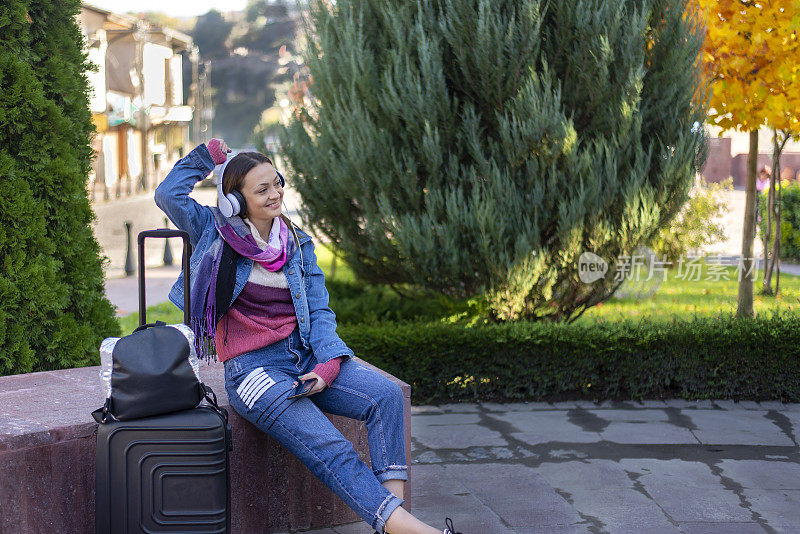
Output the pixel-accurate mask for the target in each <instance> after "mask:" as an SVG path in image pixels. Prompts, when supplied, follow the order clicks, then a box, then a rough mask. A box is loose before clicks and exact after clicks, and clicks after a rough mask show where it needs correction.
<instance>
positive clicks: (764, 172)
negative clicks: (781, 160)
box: [756, 165, 772, 191]
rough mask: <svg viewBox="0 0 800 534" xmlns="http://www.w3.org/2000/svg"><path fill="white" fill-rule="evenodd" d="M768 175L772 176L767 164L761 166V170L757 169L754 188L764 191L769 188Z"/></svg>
mask: <svg viewBox="0 0 800 534" xmlns="http://www.w3.org/2000/svg"><path fill="white" fill-rule="evenodd" d="M770 176H772V168H771V167H770V166H769V165H764V166H763V167H761V170H759V171H758V177H757V178H756V190H758V191H766V190H767V189H769V179H770Z"/></svg>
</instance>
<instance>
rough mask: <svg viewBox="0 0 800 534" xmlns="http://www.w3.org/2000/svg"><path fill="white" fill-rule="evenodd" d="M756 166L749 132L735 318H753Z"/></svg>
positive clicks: (753, 139)
mask: <svg viewBox="0 0 800 534" xmlns="http://www.w3.org/2000/svg"><path fill="white" fill-rule="evenodd" d="M757 164H758V130H753V131H751V132H750V153H749V154H748V156H747V182H746V186H745V208H744V227H743V229H742V259H741V264H740V266H741V271H740V272H739V297H738V307H737V309H736V316H737V317H755V310H754V309H753V239H754V238H755V227H756V218H755V200H756V167H757Z"/></svg>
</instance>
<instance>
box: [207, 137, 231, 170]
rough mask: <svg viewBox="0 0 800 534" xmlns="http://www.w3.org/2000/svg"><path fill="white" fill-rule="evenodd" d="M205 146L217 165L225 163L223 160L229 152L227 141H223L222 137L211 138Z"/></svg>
mask: <svg viewBox="0 0 800 534" xmlns="http://www.w3.org/2000/svg"><path fill="white" fill-rule="evenodd" d="M206 148H208V152H209V153H210V154H211V158H212V159H213V160H214V163H215V164H217V165H221V164H223V163H225V160H226V159H228V153H229V152H231V149H230V148H228V145H227V143H225V141H223V140H222V139H212V140H211V141H209V142H208V144H207V145H206Z"/></svg>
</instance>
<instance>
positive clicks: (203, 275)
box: [190, 207, 295, 360]
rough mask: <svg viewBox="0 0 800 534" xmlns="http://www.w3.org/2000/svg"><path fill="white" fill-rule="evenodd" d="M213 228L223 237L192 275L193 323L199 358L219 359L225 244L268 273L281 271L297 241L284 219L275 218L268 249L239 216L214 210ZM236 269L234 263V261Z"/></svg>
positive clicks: (211, 248) (213, 245)
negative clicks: (219, 293) (219, 308)
mask: <svg viewBox="0 0 800 534" xmlns="http://www.w3.org/2000/svg"><path fill="white" fill-rule="evenodd" d="M211 211H212V213H213V214H214V226H215V227H216V229H217V232H218V234H219V237H220V238H217V239H214V241H213V242H212V243H211V246H209V247H208V250H207V251H206V252H205V254H203V257H202V258H201V260H200V263H199V265H198V266H197V268H196V269H195V270H194V272H192V273H191V313H190V316H191V323H190V326H191V328H192V330H193V331H194V334H195V347H196V348H197V354H198V357H201V358H204V359H206V360H208V358H209V357H210V356H214V359H215V360H216V347H215V345H214V337H215V335H216V325H217V310H216V301H217V298H216V291H217V278H218V275H219V269H220V259H221V257H222V249H223V241H224V243H227V244H228V245H230V247H231V248H232V249H233V250H234V251H235V252H237V253H238V254H240V255H242V256H244V257H246V258H250V259H252V260H253V261H256V262H258V263H259V264H261V265H262V266H263V267H264V268H265V269H267V270H268V271H279V270H280V269H282V268H283V265H284V264H285V263H286V260H287V259H288V258H289V257H290V256H291V255H292V252H293V250H294V246H295V243H294V240H292V239H289V227H288V226H287V225H286V222H285V221H284V220H283V218H282V217H275V220H274V221H273V223H272V229H271V231H270V233H269V239H267V244H268V246H267V249H266V250H262V249H261V247H259V246H258V244H257V243H256V240H255V238H254V237H253V235H252V233H251V231H250V227H249V226H248V225H247V223H245V221H244V220H243V219H242V218H241V217H239V216H238V215H234V216H233V217H225V216H224V215H222V213H221V212H220V211H219V209H218V208H215V207H212V208H211ZM234 268H235V262H234Z"/></svg>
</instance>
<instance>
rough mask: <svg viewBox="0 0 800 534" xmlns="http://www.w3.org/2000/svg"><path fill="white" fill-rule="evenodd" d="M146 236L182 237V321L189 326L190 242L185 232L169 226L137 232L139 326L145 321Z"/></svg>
mask: <svg viewBox="0 0 800 534" xmlns="http://www.w3.org/2000/svg"><path fill="white" fill-rule="evenodd" d="M148 237H160V238H163V239H167V238H170V237H180V238H181V239H183V257H182V258H181V265H182V267H183V322H184V324H186V325H187V326H190V325H189V314H190V313H191V308H190V300H189V258H190V257H191V256H192V244H191V242H190V241H189V234H188V233H187V232H184V231H183V230H171V229H169V228H158V229H156V230H145V231H143V232H139V326H144V325H145V324H146V322H147V321H146V317H145V309H146V308H147V305H146V303H145V297H144V240H145V239H146V238H148Z"/></svg>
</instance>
